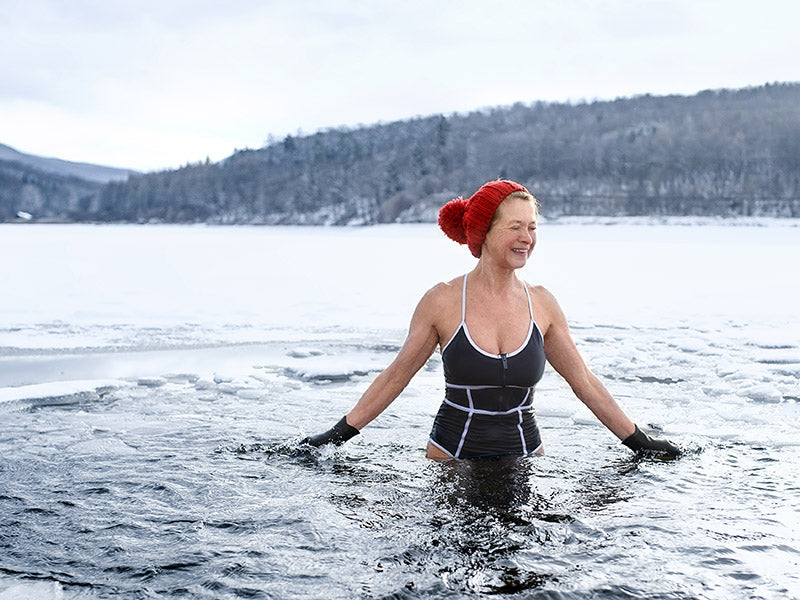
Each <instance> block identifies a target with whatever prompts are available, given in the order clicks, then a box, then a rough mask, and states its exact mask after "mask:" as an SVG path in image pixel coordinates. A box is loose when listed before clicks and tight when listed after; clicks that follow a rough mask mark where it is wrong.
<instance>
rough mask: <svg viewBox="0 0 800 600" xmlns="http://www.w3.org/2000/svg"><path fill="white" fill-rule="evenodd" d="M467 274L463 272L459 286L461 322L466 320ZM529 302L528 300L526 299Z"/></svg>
mask: <svg viewBox="0 0 800 600" xmlns="http://www.w3.org/2000/svg"><path fill="white" fill-rule="evenodd" d="M467 275H469V273H464V285H463V286H462V288H461V322H462V323H466V322H467ZM528 302H529V303H530V300H528Z"/></svg>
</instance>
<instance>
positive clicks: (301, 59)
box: [0, 0, 800, 170]
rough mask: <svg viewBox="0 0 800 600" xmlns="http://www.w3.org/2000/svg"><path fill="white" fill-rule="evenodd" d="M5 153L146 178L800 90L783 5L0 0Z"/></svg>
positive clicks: (796, 50)
mask: <svg viewBox="0 0 800 600" xmlns="http://www.w3.org/2000/svg"><path fill="white" fill-rule="evenodd" d="M0 11H1V12H0V14H2V19H0V143H3V144H6V145H9V146H12V147H14V148H16V149H17V150H20V151H23V152H28V153H32V154H39V155H44V156H56V157H59V158H64V159H67V160H74V161H84V162H93V163H98V164H105V165H111V166H118V167H128V168H134V169H140V170H154V169H163V168H172V167H177V166H180V165H182V164H185V163H187V162H196V161H198V160H204V159H205V158H206V157H207V156H208V157H210V158H211V160H218V159H221V158H224V157H225V156H228V155H230V154H231V153H233V151H234V150H235V149H237V148H246V147H249V148H258V147H261V146H263V145H264V144H265V142H266V140H267V138H268V136H270V135H273V136H277V137H283V136H285V135H286V134H287V133H291V134H295V133H297V132H298V131H302V132H304V133H313V132H314V131H317V130H319V129H323V128H328V127H337V126H342V125H348V126H354V125H358V124H372V123H376V122H378V121H383V122H389V121H392V120H396V119H404V118H409V117H413V116H415V115H430V114H436V113H443V114H446V115H447V114H451V113H453V112H467V111H470V110H475V109H478V108H482V107H488V106H498V105H509V104H513V103H514V102H524V103H529V102H533V101H536V100H547V101H578V100H582V99H586V100H593V99H612V98H616V97H620V96H631V95H635V94H643V93H653V94H669V93H677V94H693V93H695V92H697V91H700V90H704V89H716V88H723V87H726V88H738V87H745V86H750V85H761V84H763V83H766V82H775V81H800V35H799V34H798V26H799V24H800V3H797V2H792V1H787V0H760V1H758V2H754V1H752V0H748V1H746V2H745V1H740V0H603V1H594V0H491V1H489V0H460V1H457V2H456V1H436V0H403V1H397V2H381V1H377V0H375V1H367V0H364V1H356V0H319V1H310V0H308V1H306V0H286V1H284V0H274V1H273V0H220V1H218V2H217V1H212V0H136V1H134V0H131V1H127V2H125V1H121V0H70V1H68V2H67V1H64V0H19V1H17V0H0Z"/></svg>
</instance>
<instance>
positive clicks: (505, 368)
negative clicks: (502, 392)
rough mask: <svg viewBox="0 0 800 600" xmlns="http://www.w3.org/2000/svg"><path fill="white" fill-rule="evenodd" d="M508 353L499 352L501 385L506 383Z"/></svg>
mask: <svg viewBox="0 0 800 600" xmlns="http://www.w3.org/2000/svg"><path fill="white" fill-rule="evenodd" d="M507 358H508V354H501V355H500V359H501V360H502V361H503V387H505V386H506V384H507V383H508V361H507V360H506V359H507Z"/></svg>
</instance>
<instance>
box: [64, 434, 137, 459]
mask: <svg viewBox="0 0 800 600" xmlns="http://www.w3.org/2000/svg"><path fill="white" fill-rule="evenodd" d="M70 452H73V453H75V454H88V455H91V456H104V457H108V456H110V455H116V456H122V455H131V454H138V453H139V451H138V450H137V449H136V448H133V447H132V446H129V445H128V444H126V443H125V442H123V441H122V440H119V439H116V438H113V437H99V438H95V439H91V440H85V441H83V442H78V443H76V444H73V445H72V446H70Z"/></svg>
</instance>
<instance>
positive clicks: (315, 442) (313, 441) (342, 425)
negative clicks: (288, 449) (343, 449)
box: [300, 417, 358, 447]
mask: <svg viewBox="0 0 800 600" xmlns="http://www.w3.org/2000/svg"><path fill="white" fill-rule="evenodd" d="M357 435H358V429H356V428H355V427H352V426H351V425H348V424H347V418H346V417H342V418H341V419H340V420H339V422H338V423H337V424H336V425H334V426H333V427H331V428H330V429H328V431H326V432H325V433H320V434H317V435H312V436H311V437H307V438H304V439H302V440H300V443H301V444H308V445H309V446H315V447H318V446H323V445H325V444H336V445H337V446H341V445H342V444H344V443H345V442H346V441H347V440H349V439H350V438H351V437H355V436H357Z"/></svg>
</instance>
